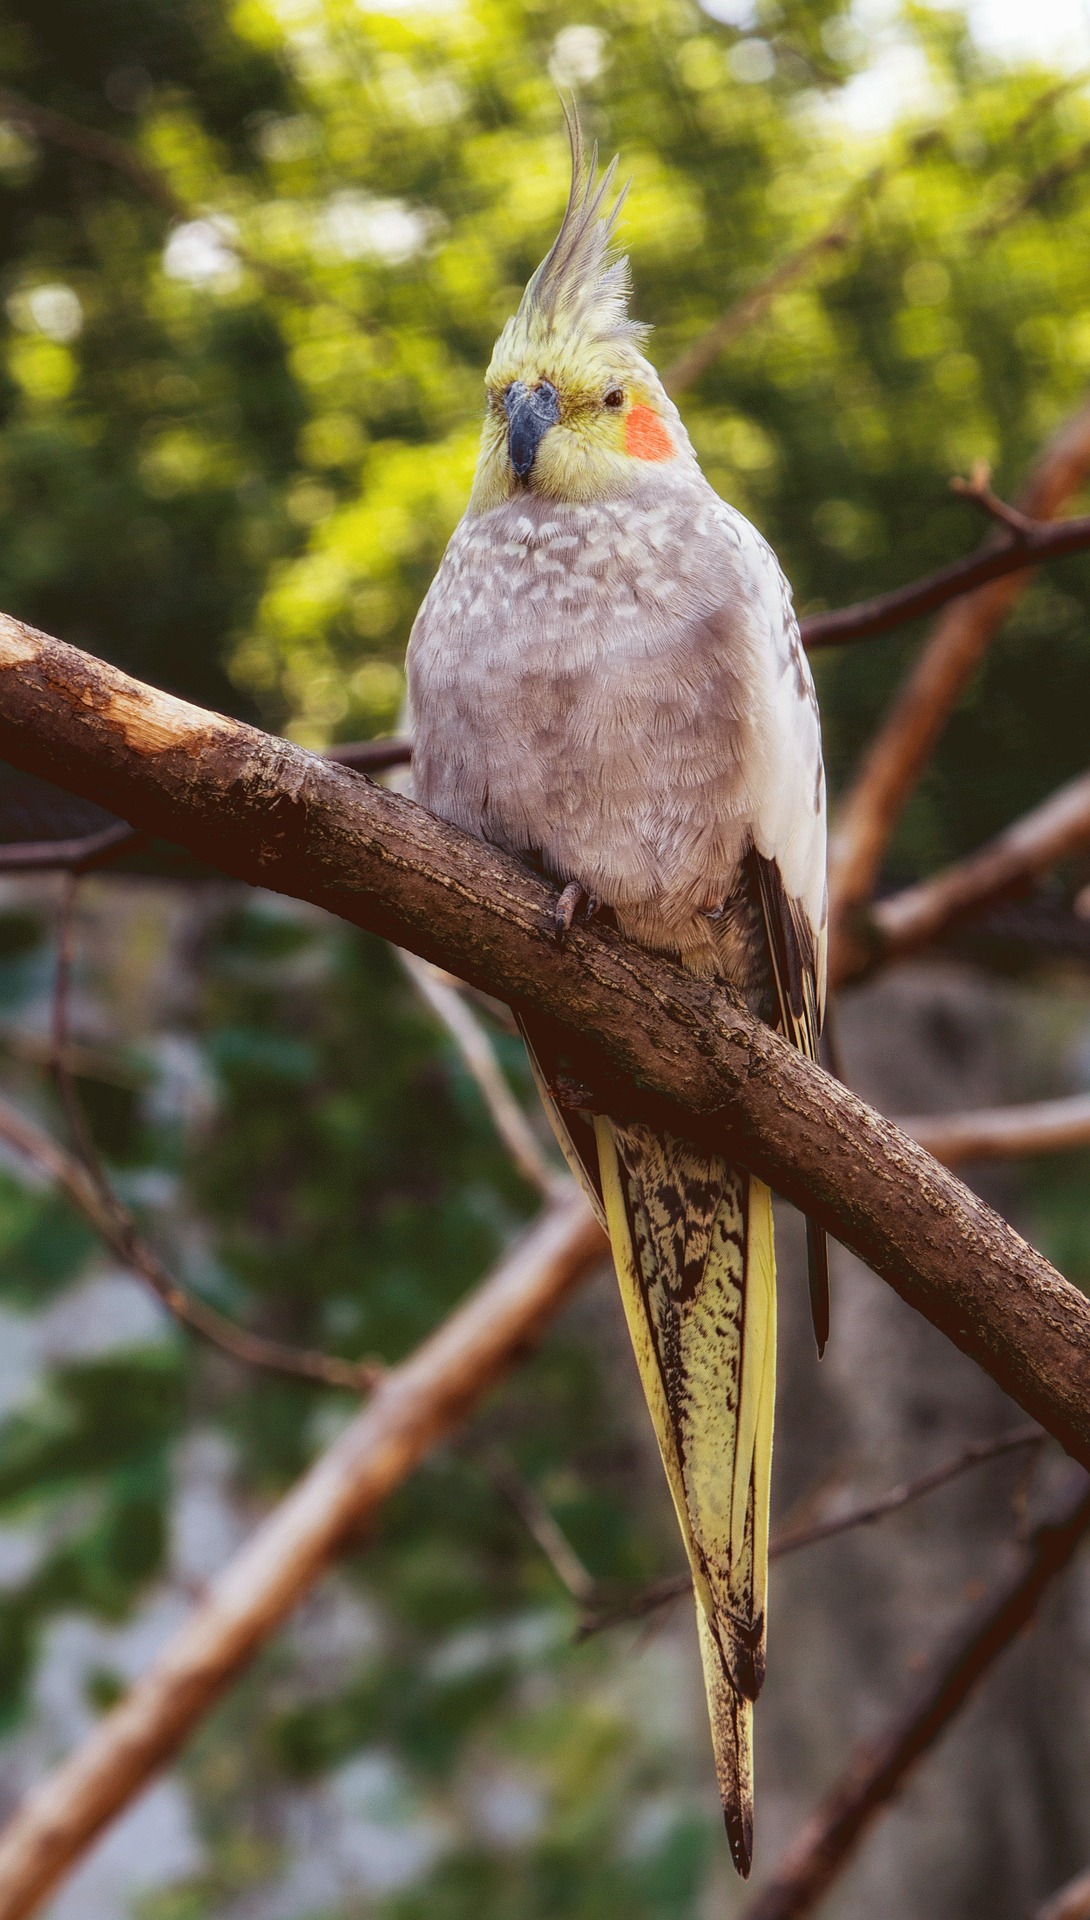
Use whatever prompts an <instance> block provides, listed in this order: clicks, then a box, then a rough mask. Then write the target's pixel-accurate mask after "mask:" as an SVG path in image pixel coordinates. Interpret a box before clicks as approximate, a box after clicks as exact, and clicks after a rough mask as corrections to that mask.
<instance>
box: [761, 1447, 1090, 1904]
mask: <svg viewBox="0 0 1090 1920" xmlns="http://www.w3.org/2000/svg"><path fill="white" fill-rule="evenodd" d="M1073 1479H1074V1476H1073ZM1088 1527H1090V1492H1088V1491H1087V1483H1086V1478H1085V1475H1083V1474H1079V1475H1078V1476H1077V1484H1073V1485H1072V1488H1071V1490H1070V1491H1069V1493H1068V1494H1067V1496H1066V1498H1065V1500H1064V1502H1063V1504H1062V1506H1061V1507H1060V1508H1059V1509H1058V1511H1057V1513H1056V1514H1055V1516H1054V1518H1053V1519H1051V1520H1050V1521H1048V1522H1047V1523H1046V1524H1045V1525H1044V1526H1041V1527H1039V1528H1038V1529H1037V1531H1036V1532H1035V1534H1034V1535H1033V1538H1032V1540H1031V1542H1030V1545H1029V1549H1028V1551H1027V1553H1026V1554H1025V1555H1024V1556H1023V1558H1022V1562H1021V1565H1020V1566H1019V1567H1018V1569H1017V1571H1016V1572H1015V1573H1014V1574H1013V1575H1011V1576H1010V1578H1008V1579H1007V1580H1006V1581H1005V1582H1003V1584H1002V1585H1001V1586H1000V1587H999V1588H998V1589H997V1590H996V1592H995V1593H994V1594H993V1595H992V1597H991V1599H990V1600H988V1601H987V1602H986V1603H985V1605H984V1606H983V1607H982V1608H980V1609H979V1610H978V1611H976V1612H974V1613H973V1614H972V1616H971V1617H970V1618H969V1619H968V1620H967V1621H966V1624H965V1626H964V1627H963V1629H962V1631H961V1632H960V1634H958V1635H957V1637H956V1638H955V1640H954V1642H953V1644H952V1645H951V1647H950V1648H949V1649H948V1651H947V1652H946V1654H945V1655H943V1656H940V1657H939V1658H938V1659H936V1660H935V1661H934V1663H933V1665H932V1667H931V1670H930V1672H929V1673H928V1674H927V1675H926V1677H925V1678H924V1680H923V1681H922V1682H921V1684H920V1686H919V1688H918V1690H917V1692H916V1695H915V1698H914V1699H913V1700H912V1701H911V1703H910V1705H909V1706H908V1708H907V1709H906V1710H905V1711H904V1712H903V1713H902V1714H900V1715H898V1717H897V1718H896V1719H895V1720H894V1721H893V1723H892V1724H891V1725H890V1727H889V1728H888V1729H887V1731H886V1732H885V1733H884V1734H883V1735H881V1736H880V1737H879V1738H878V1739H877V1740H869V1741H866V1742H864V1743H863V1745H861V1746H860V1747H857V1749H856V1751H855V1753H854V1754H853V1756H852V1758H851V1760H850V1761H849V1762H848V1765H847V1767H846V1768H845V1770H844V1772H843V1774H842V1775H841V1777H840V1779H839V1781H837V1783H836V1785H835V1786H834V1787H833V1788H832V1789H831V1791H830V1792H829V1793H828V1794H827V1795H826V1797H825V1799H824V1800H823V1801H822V1802H821V1804H820V1805H819V1806H818V1808H817V1809H816V1811H815V1812H814V1813H813V1814H812V1815H811V1817H810V1819H809V1820H808V1821H807V1822H806V1824H805V1826H804V1827H803V1828H802V1831H801V1832H800V1833H799V1835H798V1836H797V1838H796V1839H795V1840H794V1841H793V1842H792V1844H791V1845H790V1846H789V1847H788V1849H787V1852H786V1854H785V1856H784V1858H783V1860H782V1861H781V1863H780V1865H779V1867H778V1868H777V1870H776V1872H775V1873H774V1874H773V1876H772V1879H771V1880H770V1881H769V1882H768V1884H767V1885H766V1886H765V1887H764V1888H763V1889H762V1890H761V1892H760V1893H759V1894H758V1895H757V1898H756V1899H755V1900H754V1901H753V1902H752V1903H751V1904H750V1905H749V1906H748V1907H747V1908H746V1909H745V1914H744V1920H799V1916H800V1915H801V1914H805V1913H809V1912H810V1911H811V1910H812V1909H813V1908H814V1907H815V1906H816V1905H817V1903H818V1901H819V1900H820V1899H821V1898H822V1896H823V1894H824V1893H825V1892H826V1890H827V1888H828V1887H829V1886H830V1884H831V1883H832V1881H833V1880H834V1879H835V1878H836V1876H837V1874H838V1873H839V1872H840V1871H841V1870H842V1868H843V1867H844V1866H845V1865H846V1864H847V1862H848V1860H849V1859H850V1858H851V1856H852V1854H853V1853H854V1852H855V1850H856V1848H857V1847H858V1846H859V1844H860V1842H861V1840H862V1839H863V1837H864V1835H865V1834H866V1833H867V1831H868V1830H869V1828H870V1827H872V1826H873V1824H874V1822H875V1820H877V1818H878V1817H879V1815H880V1814H881V1813H882V1811H883V1810H884V1808H885V1807H887V1806H888V1805H889V1802H890V1800H891V1799H892V1798H893V1796H894V1794H895V1793H896V1792H897V1790H898V1789H899V1787H900V1786H901V1784H902V1782H903V1781H904V1779H905V1777H906V1775H907V1774H908V1773H909V1772H910V1771H911V1769H912V1768H913V1767H914V1766H915V1765H916V1764H917V1763H918V1761H919V1760H920V1758H921V1757H922V1755H923V1754H925V1753H926V1752H927V1751H928V1749H929V1748H930V1747H932V1746H933V1745H934V1743H935V1741H936V1740H937V1739H938V1738H939V1736H940V1734H942V1733H943V1732H944V1730H945V1729H946V1727H948V1726H949V1724H950V1722H951V1721H952V1720H953V1719H954V1717H955V1715H956V1714H957V1713H958V1711H959V1710H960V1708H961V1707H962V1706H963V1704H964V1702H965V1701H966V1699H967V1698H968V1696H969V1694H970V1693H971V1692H972V1690H973V1688H974V1687H975V1686H977V1685H978V1684H979V1682H980V1681H981V1679H982V1678H983V1677H984V1675H985V1674H986V1673H987V1672H988V1671H989V1670H990V1669H991V1667H993V1666H994V1664H995V1662H996V1660H997V1659H998V1658H999V1656H1000V1654H1001V1653H1003V1652H1004V1650H1005V1649H1006V1648H1007V1647H1008V1646H1010V1644H1011V1642H1012V1640H1014V1639H1016V1638H1017V1636H1018V1634H1019V1633H1020V1632H1021V1631H1022V1629H1023V1628H1024V1627H1025V1626H1026V1624H1027V1623H1028V1622H1029V1621H1030V1620H1031V1619H1032V1618H1033V1615H1034V1613H1035V1612H1036V1610H1037V1607H1038V1605H1039V1604H1040V1601H1041V1598H1042V1595H1043V1594H1044V1593H1045V1592H1046V1591H1047V1589H1048V1587H1049V1586H1050V1585H1051V1584H1052V1582H1053V1581H1054V1580H1055V1579H1056V1578H1057V1576H1058V1575H1059V1574H1060V1573H1062V1572H1063V1570H1064V1568H1065V1567H1066V1566H1067V1565H1068V1564H1069V1562H1070V1560H1071V1557H1072V1555H1073V1554H1074V1552H1075V1550H1076V1548H1077V1547H1078V1545H1079V1543H1080V1541H1081V1540H1082V1538H1083V1536H1084V1535H1085V1533H1086V1531H1087V1528H1088Z"/></svg>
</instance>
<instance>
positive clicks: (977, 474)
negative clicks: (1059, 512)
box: [950, 460, 1037, 542]
mask: <svg viewBox="0 0 1090 1920" xmlns="http://www.w3.org/2000/svg"><path fill="white" fill-rule="evenodd" d="M950 491H951V493H956V494H958V495H960V497H961V499H962V500H971V501H972V503H973V505H974V506H976V507H979V508H980V510H981V512H982V513H986V514H987V516H988V518H989V520H995V521H998V523H999V525H1000V526H1001V527H1005V528H1006V530H1007V532H1008V533H1010V534H1011V535H1012V536H1013V537H1014V539H1015V540H1017V541H1019V542H1024V541H1026V540H1028V539H1029V538H1030V536H1031V535H1032V534H1033V533H1034V531H1035V530H1036V524H1037V523H1036V522H1035V521H1033V520H1031V519H1029V517H1028V515H1026V514H1024V513H1019V511H1018V508H1017V507H1010V506H1008V505H1007V502H1006V501H1005V500H1001V499H1000V498H999V495H998V494H997V493H995V492H993V490H992V470H991V467H990V466H989V464H988V462H987V461H986V460H976V461H974V463H973V471H972V476H971V478H970V479H968V480H963V479H962V478H961V476H960V474H955V475H954V477H953V479H952V480H951V482H950Z"/></svg>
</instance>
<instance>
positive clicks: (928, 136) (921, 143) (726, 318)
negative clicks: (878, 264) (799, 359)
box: [662, 48, 943, 394]
mask: <svg viewBox="0 0 1090 1920" xmlns="http://www.w3.org/2000/svg"><path fill="white" fill-rule="evenodd" d="M793 51H794V52H795V53H796V54H797V53H798V51H799V50H798V49H797V48H795V49H793ZM942 138H943V130H942V128H941V127H925V128H923V129H922V130H921V132H919V133H917V134H914V135H913V137H912V139H911V140H910V141H909V142H908V145H907V148H906V152H905V161H909V160H915V159H918V158H919V157H920V156H921V155H922V154H924V153H926V152H927V150H928V148H930V147H934V146H937V145H938V143H939V142H940V141H941V140H942ZM903 164H904V162H900V163H894V164H890V163H889V162H888V161H883V162H882V163H881V165H879V166H877V167H872V168H871V170H870V172H869V173H866V174H864V176H863V178H862V179H861V180H857V181H856V183H855V185H854V186H853V187H850V188H849V190H848V192H847V193H846V194H845V195H844V198H843V199H842V201H841V203H840V206H839V207H838V209H837V211H836V213H835V214H834V215H833V218H832V220H831V221H830V222H829V224H828V226H826V227H823V228H822V230H821V232H820V233H816V234H813V235H811V237H810V239H809V240H804V241H803V242H802V245H801V246H799V247H797V248H796V249H795V251H794V252H793V253H790V254H788V255H787V257H786V259H784V260H781V261H780V263H779V265H778V266H775V267H773V268H772V269H771V271H770V272H769V273H766V274H765V275H764V277H763V278H762V279H760V280H758V281H757V283H756V285H754V286H752V287H750V288H749V289H748V290H747V291H746V292H745V293H743V294H741V295H740V296H739V298H738V299H737V300H735V301H734V302H733V303H732V305H731V306H729V307H728V308H727V309H726V312H725V313H722V314H721V315H720V316H719V318H718V320H713V322H712V324H711V326H710V327H708V328H707V329H706V330H705V332H703V333H702V334H700V335H698V337H697V339H696V340H694V341H693V343H692V345H691V346H689V347H687V348H686V349H685V351H684V352H683V353H682V354H681V355H680V356H679V357H678V359H676V360H675V361H674V362H673V363H672V365H670V366H669V367H667V368H666V371H665V372H664V374H663V375H662V383H663V386H664V387H665V388H666V391H667V393H671V394H677V393H680V392H681V391H682V389H683V388H685V387H690V386H692V384H693V381H694V380H699V378H700V376H701V374H702V373H706V372H707V370H708V368H709V367H710V366H711V365H712V364H713V362H714V361H715V360H717V359H718V358H719V355H720V354H721V353H722V352H724V350H725V349H726V348H727V347H728V346H730V344H731V342H732V341H734V340H737V338H738V337H739V335H740V334H742V333H745V332H746V331H747V329H748V328H749V327H751V326H753V325H754V324H755V323H756V322H757V321H758V320H760V319H761V318H762V316H763V315H764V314H765V313H767V311H768V309H769V307H770V306H771V305H772V302H773V301H774V300H775V299H776V298H777V296H778V295H779V294H781V293H785V292H786V291H787V289H788V287H793V286H795V285H797V283H798V282H799V280H801V279H802V278H803V277H804V276H805V274H806V273H808V272H809V270H810V268H811V267H812V266H813V264H814V262H815V261H817V260H820V259H821V258H822V257H823V256H824V255H825V254H827V253H839V252H841V251H842V250H843V248H845V247H846V246H848V245H850V243H851V240H852V237H853V235H854V232H855V229H856V227H857V225H858V223H859V219H860V216H861V214H862V213H863V211H864V209H865V208H867V207H868V206H872V205H873V203H874V200H875V198H876V196H877V194H878V193H879V192H880V191H881V189H882V187H883V186H884V185H885V183H886V181H887V180H888V179H889V178H890V176H891V175H892V174H896V173H899V172H900V171H901V167H902V165H903Z"/></svg>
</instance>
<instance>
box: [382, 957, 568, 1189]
mask: <svg viewBox="0 0 1090 1920" xmlns="http://www.w3.org/2000/svg"><path fill="white" fill-rule="evenodd" d="M400 959H401V963H402V965H403V966H404V968H405V971H406V973H407V974H408V976H409V978H410V980H411V981H412V983H413V985H414V986H415V988H416V990H417V992H418V993H419V994H420V996H421V999H423V1000H424V1001H425V1002H426V1003H427V1005H428V1006H429V1007H430V1008H431V1010H432V1012H433V1013H434V1014H435V1016H436V1018H437V1019H438V1020H440V1021H441V1022H442V1024H443V1026H444V1027H445V1028H446V1030H447V1032H448V1033H449V1034H450V1037H451V1039H452V1040H453V1041H454V1044H455V1046H456V1047H457V1049H458V1052H459V1053H460V1054H461V1056H462V1059H463V1061H464V1062H465V1065H466V1067H467V1068H468V1070H469V1072H470V1074H471V1075H472V1076H473V1079H474V1081H475V1082H476V1085H477V1088H478V1091H479V1092H480V1095H481V1098H482V1100H483V1101H484V1103H485V1106H486V1107H487V1108H488V1111H489V1113H490V1114H491V1116H492V1122H493V1125H494V1126H495V1129H496V1132H497V1133H498V1134H499V1136H500V1139H501V1140H502V1141H503V1144H504V1146H505V1147H506V1148H507V1151H508V1153H509V1154H510V1156H511V1159H512V1160H513V1161H514V1164H515V1166H516V1167H517V1168H518V1170H519V1172H520V1173H521V1175H522V1177H523V1179H524V1180H526V1181H527V1182H528V1183H529V1185H530V1186H532V1187H536V1188H537V1189H538V1191H539V1193H541V1194H543V1195H544V1196H545V1198H546V1200H559V1199H561V1198H562V1197H563V1195H564V1194H566V1193H569V1192H570V1191H571V1181H570V1179H569V1178H568V1176H567V1175H566V1174H563V1173H560V1172H558V1171H557V1169H556V1168H555V1167H553V1166H552V1165H550V1162H549V1160H548V1158H547V1156H546V1155H545V1153H544V1152H543V1151H542V1149H541V1147H540V1146H539V1144H538V1139H537V1135H536V1134H535V1132H534V1130H533V1128H532V1127H531V1125H530V1122H529V1121H528V1120H527V1118H526V1115H525V1114H524V1113H523V1111H522V1108H521V1107H520V1106H519V1103H518V1101H517V1100H516V1099H515V1096H514V1094H513V1093H512V1092H511V1089H510V1087H509V1086H508V1084H507V1081H506V1079H505V1077H504V1074H503V1069H502V1068H501V1066H500V1063H499V1061H498V1060H497V1059H496V1055H495V1052H494V1050H493V1047H492V1043H491V1041H490V1040H489V1038H488V1035H487V1033H486V1032H485V1030H484V1028H483V1026H482V1025H481V1023H480V1021H479V1020H478V1019H477V1016H476V1014H475V1013H474V1011H473V1009H472V1007H470V1006H469V1005H468V1004H467V1003H466V1001H465V1000H464V999H463V997H462V995H461V994H460V993H459V992H458V990H457V988H456V987H453V986H450V985H449V984H448V982H447V980H446V979H445V978H444V975H443V973H442V971H441V970H440V969H439V968H438V967H432V966H429V964H428V962H427V961H426V960H421V959H419V958H418V957H417V955H416V954H415V953H406V952H405V951H404V950H402V951H401V954H400Z"/></svg>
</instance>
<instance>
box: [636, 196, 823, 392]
mask: <svg viewBox="0 0 1090 1920" xmlns="http://www.w3.org/2000/svg"><path fill="white" fill-rule="evenodd" d="M857 198H858V195H857V194H854V193H853V194H852V195H851V196H850V200H851V201H852V202H854V201H855V200H856V199H857ZM851 237H852V230H851V213H850V211H849V209H848V208H847V207H845V209H844V210H842V211H841V212H840V213H839V214H838V215H837V216H836V218H835V219H834V220H833V222H832V224H831V225H830V226H828V227H826V228H825V230H824V232H822V233H818V234H815V235H814V236H813V238H812V239H810V240H806V241H804V242H803V244H802V246H801V247H798V248H797V249H796V251H795V252H794V253H792V254H789V255H788V257H787V259H786V260H781V262H780V264H779V266H777V267H773V269H772V271H771V272H770V273H767V274H766V275H765V276H764V279H763V280H758V282H757V284H756V285H755V286H753V287H750V288H749V289H748V291H747V292H745V293H743V294H741V295H740V296H739V298H738V299H737V300H735V301H734V303H733V305H731V306H729V307H728V308H727V310H726V312H725V313H722V314H720V316H719V318H718V320H714V321H713V322H712V324H711V326H710V327H708V329H707V330H706V332H704V333H702V334H700V335H699V336H698V338H697V339H696V340H694V341H693V344H692V346H691V347H687V348H686V350H685V352H684V353H681V354H679V355H678V358H677V359H676V360H674V361H672V362H671V364H670V365H669V366H668V367H667V368H666V370H665V372H664V373H663V375H662V384H663V386H664V387H665V388H666V391H667V393H669V394H678V393H682V392H683V391H684V389H685V388H686V387H691V386H692V384H693V382H694V380H699V378H700V376H701V374H702V373H706V372H707V370H708V368H709V367H710V366H712V365H713V363H714V362H715V361H716V360H718V358H719V355H720V354H721V353H722V352H724V350H725V349H726V348H727V347H728V346H729V345H730V344H731V342H732V341H733V340H737V339H738V337H739V335H740V334H743V333H745V332H746V331H747V329H748V328H749V327H751V326H753V325H754V324H755V323H756V321H758V320H759V319H760V318H761V316H762V315H763V314H764V313H766V312H767V311H768V309H769V307H770V306H771V305H772V302H773V301H774V300H775V299H776V298H777V296H778V295H779V294H781V293H785V292H786V291H787V289H788V287H793V286H795V284H796V283H797V282H798V281H799V280H801V279H802V278H803V276H804V274H806V273H807V272H808V271H809V269H810V267H811V266H812V265H813V263H814V261H815V260H820V259H821V258H822V256H823V255H824V254H827V253H839V252H841V251H842V250H843V249H844V248H845V247H846V246H847V245H848V243H849V241H850V240H851Z"/></svg>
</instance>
